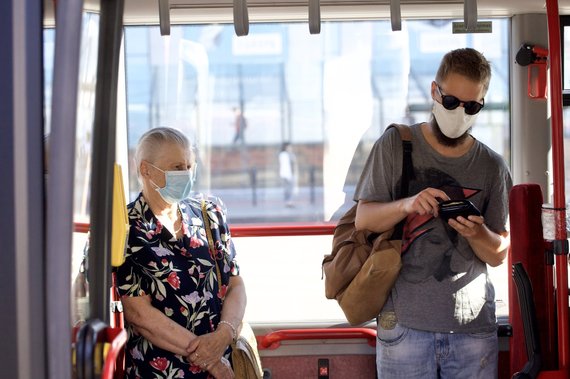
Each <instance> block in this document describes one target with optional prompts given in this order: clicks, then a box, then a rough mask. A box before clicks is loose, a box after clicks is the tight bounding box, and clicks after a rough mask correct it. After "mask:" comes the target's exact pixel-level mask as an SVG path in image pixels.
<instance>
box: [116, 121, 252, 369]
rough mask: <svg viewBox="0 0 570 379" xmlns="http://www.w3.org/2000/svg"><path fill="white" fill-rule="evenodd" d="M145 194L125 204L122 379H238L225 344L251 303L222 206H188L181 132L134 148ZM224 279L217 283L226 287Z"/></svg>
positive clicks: (153, 136) (187, 157)
mask: <svg viewBox="0 0 570 379" xmlns="http://www.w3.org/2000/svg"><path fill="white" fill-rule="evenodd" d="M135 159H136V164H137V171H138V176H139V179H140V182H141V183H142V192H141V193H140V194H139V196H138V198H137V199H136V200H135V201H134V202H132V203H131V204H129V206H128V213H129V223H130V232H129V241H128V246H127V252H126V260H125V263H124V264H123V265H122V266H121V267H120V268H119V269H118V273H117V280H118V287H119V291H120V294H121V297H122V302H123V307H124V315H125V319H126V321H127V329H128V335H129V337H128V341H127V346H126V357H125V359H126V364H125V369H126V378H211V377H214V378H233V376H234V375H233V371H232V369H231V367H230V365H229V362H228V359H229V357H230V352H231V349H230V348H229V345H230V344H231V342H232V340H234V339H235V338H236V334H237V329H238V327H239V325H240V323H241V320H242V318H243V315H244V311H245V305H246V295H245V288H244V284H243V281H242V279H241V277H240V276H239V268H238V265H237V263H236V261H235V260H234V256H235V250H234V245H233V243H232V239H231V237H230V231H229V229H228V226H227V224H226V221H225V214H224V212H223V211H222V209H221V207H220V206H219V205H217V204H215V203H213V202H206V203H205V204H206V207H207V213H208V220H209V224H210V228H211V231H212V236H213V241H215V242H214V243H213V245H214V246H213V248H212V249H211V250H212V251H214V253H213V254H211V253H210V249H209V246H210V244H209V243H208V238H207V234H206V230H205V222H204V219H203V217H202V210H201V202H200V200H196V199H189V198H188V195H189V193H190V191H191V190H192V185H193V182H194V175H193V174H194V173H195V170H196V167H195V165H196V158H195V155H194V152H193V151H192V148H191V145H190V142H189V141H188V139H187V138H186V137H185V136H184V135H183V134H182V133H181V132H179V131H178V130H176V129H171V128H155V129H151V130H149V131H148V132H146V133H145V134H144V135H143V136H142V137H141V138H140V141H139V144H138V147H137V150H136V157H135ZM220 280H221V282H220Z"/></svg>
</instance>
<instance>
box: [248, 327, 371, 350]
mask: <svg viewBox="0 0 570 379" xmlns="http://www.w3.org/2000/svg"><path fill="white" fill-rule="evenodd" d="M353 338H365V339H367V340H368V345H370V346H372V347H374V346H376V330H375V329H370V328H325V329H285V330H277V331H275V332H271V333H269V334H266V335H264V336H259V337H257V344H258V346H259V349H260V350H263V349H277V348H278V347H279V346H280V345H281V341H287V340H322V339H327V340H331V339H353Z"/></svg>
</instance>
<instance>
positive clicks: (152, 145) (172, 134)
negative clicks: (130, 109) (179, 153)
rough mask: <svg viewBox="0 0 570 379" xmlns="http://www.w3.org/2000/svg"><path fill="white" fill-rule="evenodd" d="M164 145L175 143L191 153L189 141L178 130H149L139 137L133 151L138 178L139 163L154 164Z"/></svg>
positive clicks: (166, 128)
mask: <svg viewBox="0 0 570 379" xmlns="http://www.w3.org/2000/svg"><path fill="white" fill-rule="evenodd" d="M165 143H176V144H178V145H179V146H181V147H182V148H184V149H185V150H189V151H193V147H192V144H191V143H190V140H189V139H188V137H186V136H185V135H184V134H183V133H182V132H181V131H180V130H178V129H174V128H168V127H158V128H154V129H150V130H148V131H146V132H145V133H144V134H143V135H142V136H141V138H140V139H139V142H138V144H137V148H136V151H135V164H136V167H137V175H139V176H140V172H139V171H140V165H141V162H142V161H143V160H144V161H149V162H154V161H155V158H156V154H157V152H158V151H159V150H160V148H161V147H162V145H163V144H165Z"/></svg>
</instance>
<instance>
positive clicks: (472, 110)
mask: <svg viewBox="0 0 570 379" xmlns="http://www.w3.org/2000/svg"><path fill="white" fill-rule="evenodd" d="M463 107H465V113H467V114H468V115H474V114H477V113H479V111H480V110H481V109H482V108H483V105H482V104H479V103H478V102H476V101H468V102H467V103H465V104H463Z"/></svg>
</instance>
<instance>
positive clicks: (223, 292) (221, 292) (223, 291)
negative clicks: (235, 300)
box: [218, 285, 228, 299]
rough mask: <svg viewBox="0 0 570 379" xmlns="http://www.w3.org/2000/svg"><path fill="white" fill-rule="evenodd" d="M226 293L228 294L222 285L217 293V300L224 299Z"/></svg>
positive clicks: (225, 287) (226, 288) (226, 287)
mask: <svg viewBox="0 0 570 379" xmlns="http://www.w3.org/2000/svg"><path fill="white" fill-rule="evenodd" d="M226 292H228V286H226V285H223V286H222V287H220V290H219V291H218V298H219V299H223V298H225V297H226Z"/></svg>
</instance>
